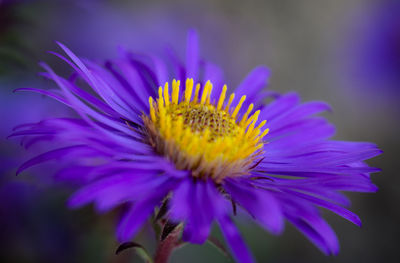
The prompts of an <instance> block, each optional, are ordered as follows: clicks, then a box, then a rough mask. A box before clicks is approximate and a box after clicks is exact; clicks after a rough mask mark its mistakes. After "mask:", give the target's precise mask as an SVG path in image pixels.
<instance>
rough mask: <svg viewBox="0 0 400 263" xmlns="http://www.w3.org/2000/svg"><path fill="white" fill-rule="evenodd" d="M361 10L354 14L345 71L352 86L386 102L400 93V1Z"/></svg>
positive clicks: (343, 59)
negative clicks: (347, 63) (352, 82)
mask: <svg viewBox="0 0 400 263" xmlns="http://www.w3.org/2000/svg"><path fill="white" fill-rule="evenodd" d="M364 9H366V10H363V9H362V12H360V14H354V15H353V17H355V18H356V20H354V21H352V24H353V27H351V33H350V34H351V37H350V38H349V40H348V41H349V47H348V50H347V52H346V54H345V55H346V57H343V58H342V61H348V62H349V65H348V66H347V67H344V70H346V71H347V74H348V75H349V78H350V80H351V81H354V82H355V84H353V85H351V86H353V87H359V88H361V89H360V90H361V91H362V93H365V92H366V91H368V92H370V93H371V94H372V95H373V96H372V98H373V100H376V98H377V97H383V98H385V102H388V101H390V100H391V99H392V98H396V97H397V96H398V94H399V93H400V89H399V86H400V85H399V83H400V2H399V1H397V0H383V1H378V2H376V3H372V4H370V5H369V6H368V8H365V7H364ZM341 65H343V62H342V63H341ZM349 86H350V85H349ZM393 95H394V96H393ZM393 102H394V103H395V105H397V100H394V101H393Z"/></svg>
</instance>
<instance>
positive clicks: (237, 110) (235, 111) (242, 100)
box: [232, 95, 246, 118]
mask: <svg viewBox="0 0 400 263" xmlns="http://www.w3.org/2000/svg"><path fill="white" fill-rule="evenodd" d="M245 99H246V96H245V95H244V96H242V97H241V98H240V101H239V103H238V105H237V106H236V108H235V110H234V111H233V113H232V118H236V115H237V114H238V113H239V110H240V108H241V107H242V104H243V102H244V100H245Z"/></svg>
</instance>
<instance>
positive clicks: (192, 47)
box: [186, 29, 199, 81]
mask: <svg viewBox="0 0 400 263" xmlns="http://www.w3.org/2000/svg"><path fill="white" fill-rule="evenodd" d="M198 67H199V37H198V35H197V32H196V31H195V30H194V29H191V30H189V32H188V36H187V44H186V78H193V79H194V80H195V81H196V79H197V75H198V74H197V71H198Z"/></svg>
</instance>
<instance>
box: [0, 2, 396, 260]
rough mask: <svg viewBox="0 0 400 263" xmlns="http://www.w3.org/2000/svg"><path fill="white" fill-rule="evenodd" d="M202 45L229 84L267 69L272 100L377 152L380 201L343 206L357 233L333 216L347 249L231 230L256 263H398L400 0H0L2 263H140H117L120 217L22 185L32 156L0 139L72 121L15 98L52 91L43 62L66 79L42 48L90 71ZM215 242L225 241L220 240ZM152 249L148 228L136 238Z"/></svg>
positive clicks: (210, 254)
mask: <svg viewBox="0 0 400 263" xmlns="http://www.w3.org/2000/svg"><path fill="white" fill-rule="evenodd" d="M190 28H196V29H197V30H198V32H199V34H200V43H201V53H202V55H203V57H204V58H206V59H208V60H211V61H212V62H214V63H216V64H219V65H221V66H222V68H223V69H224V71H225V77H226V79H227V84H228V85H236V84H238V83H239V81H240V80H241V78H243V77H244V76H245V75H246V73H247V72H249V71H250V70H251V69H252V68H253V67H255V66H256V65H258V64H265V65H267V66H268V67H269V68H270V69H271V71H272V78H271V81H270V85H269V88H271V89H273V90H277V91H279V92H287V91H292V90H295V91H297V92H299V93H300V94H301V95H302V98H303V99H304V101H309V100H324V101H327V102H328V103H330V104H331V105H332V107H333V109H334V111H333V113H330V114H327V115H326V117H327V118H329V120H331V121H332V122H333V123H334V124H335V125H336V126H337V135H336V139H340V140H353V141H372V142H375V143H377V144H378V145H379V146H380V147H381V148H382V149H383V150H384V154H383V155H382V156H379V157H377V158H375V159H374V160H372V161H370V164H371V165H373V166H378V167H381V168H382V169H383V172H382V173H380V174H377V175H373V181H374V182H375V183H376V184H377V185H378V187H379V188H380V190H379V191H378V192H377V193H376V194H351V199H352V201H353V204H352V210H353V211H355V212H356V213H357V214H358V215H359V216H360V217H361V219H362V221H363V227H362V228H361V229H358V228H357V227H356V226H354V225H352V224H351V223H349V222H346V221H345V220H344V219H341V218H339V217H337V216H335V215H333V214H331V213H328V212H327V213H326V215H325V216H326V217H327V218H328V222H329V223H330V224H331V225H332V226H333V228H334V229H335V230H336V232H337V234H338V236H339V239H340V242H341V251H340V254H339V255H338V256H334V257H327V256H325V255H323V254H322V253H321V252H320V251H319V250H318V249H317V248H315V247H314V246H313V245H312V244H311V243H310V242H309V241H308V240H306V239H305V238H304V237H303V236H302V235H301V234H300V233H299V232H297V231H296V230H295V229H294V228H293V227H291V226H290V225H288V224H287V227H286V230H285V232H284V234H283V235H282V236H279V237H275V236H272V235H270V234H268V233H266V232H265V231H263V230H262V229H261V228H259V227H258V226H256V225H255V224H253V223H248V222H247V221H246V220H245V219H242V218H238V219H237V220H236V221H237V223H238V224H239V226H240V229H241V231H242V233H243V235H244V237H245V239H246V241H247V243H248V244H249V246H250V248H251V250H252V251H253V253H254V255H255V257H256V258H257V260H258V262H282V263H283V262H285V263H286V262H288V263H289V262H290V263H291V262H307V263H310V262H351V263H354V262H364V263H367V262H398V261H397V260H398V246H399V245H400V227H399V224H400V210H399V203H400V190H399V189H400V184H399V182H400V179H399V178H400V176H399V175H398V171H399V170H400V165H399V161H398V158H399V156H400V140H399V134H400V125H399V114H400V101H399V99H400V97H399V95H400V1H397V0H335V1H331V0H302V1H296V0H279V1H274V0H268V1H267V0H259V1H256V0H249V1H238V0H224V1H217V0H203V1H186V0H168V1H167V0H163V1H128V0H125V1H124V0H115V1H111V0H110V1H105V0H104V1H102V0H76V1H74V0H46V1H45V0H19V1H18V0H8V1H7V0H0V110H1V112H0V117H1V123H0V137H1V138H2V140H1V144H0V147H1V152H0V161H1V165H0V172H1V177H0V262H86V263H90V262H96V263H100V262H121V263H122V262H141V261H140V259H139V258H138V257H137V256H136V255H135V253H134V252H133V251H129V250H127V251H124V252H122V253H121V254H119V255H118V256H116V255H115V254H114V252H115V249H116V248H117V246H118V244H117V242H116V240H115V238H114V232H113V231H114V225H115V222H116V221H117V215H116V214H115V213H109V214H105V215H100V216H99V215H96V214H95V213H94V212H93V210H92V208H91V207H86V208H84V209H80V210H76V211H70V210H68V209H67V208H66V207H65V201H66V199H67V197H68V194H69V193H71V191H72V189H71V188H69V187H65V186H63V185H58V184H55V183H54V182H53V181H52V179H51V177H50V176H49V174H50V173H51V167H44V168H43V167H42V168H38V169H32V170H31V171H29V172H25V173H23V174H21V175H19V176H18V177H16V176H15V171H16V167H17V166H18V163H20V162H21V159H22V160H25V159H27V158H28V157H29V156H30V154H31V153H30V152H29V151H24V150H23V149H21V147H19V145H18V141H16V140H13V139H8V140H7V139H6V137H7V135H8V134H10V132H11V129H12V127H13V126H15V125H17V124H20V123H24V122H30V121H39V120H40V119H42V118H43V117H46V116H47V115H49V114H51V115H52V116H54V115H56V116H61V115H63V114H64V115H65V114H70V113H69V111H68V109H65V108H64V107H62V106H61V105H59V104H57V103H55V102H53V101H51V100H50V99H47V98H43V97H42V96H39V95H37V94H30V93H13V92H12V91H13V90H14V89H16V88H20V87H51V86H52V83H50V82H47V81H44V80H43V79H42V78H40V77H39V76H38V75H37V73H38V72H40V68H39V66H38V65H37V62H38V61H46V62H48V63H49V64H50V65H51V66H52V67H54V68H55V69H56V70H57V71H58V72H60V74H63V72H64V73H65V74H67V73H68V71H67V70H66V67H64V66H63V65H62V63H60V61H59V60H58V59H56V58H55V57H54V56H52V55H50V54H48V53H46V51H48V50H58V47H57V46H56V44H55V42H54V41H55V40H58V41H60V42H62V43H64V44H66V45H67V46H68V47H69V48H70V49H72V50H74V52H76V53H77V54H78V55H80V56H84V57H87V58H90V59H93V60H96V61H102V60H103V59H106V58H113V57H115V56H117V47H118V46H124V47H127V48H129V49H132V50H135V51H140V52H142V51H143V52H149V51H150V52H155V53H161V52H162V51H163V48H164V47H165V45H166V44H167V43H170V44H171V45H172V46H173V47H175V48H176V49H177V50H178V53H180V54H181V55H184V46H185V40H186V33H187V30H188V29H190ZM214 235H216V236H217V237H220V233H219V232H218V230H217V229H215V230H214ZM135 240H136V241H138V242H140V243H142V244H144V245H145V246H146V248H147V249H148V250H149V251H150V252H152V251H154V244H155V241H154V238H153V236H152V235H151V230H150V229H148V228H146V227H145V228H144V229H143V231H142V233H141V234H140V235H139V236H138V237H137V238H135ZM171 262H193V263H194V262H230V260H229V259H228V258H226V257H225V256H224V255H223V254H221V253H220V252H219V251H218V250H216V249H215V248H213V247H212V246H210V245H207V244H206V245H204V246H196V245H187V246H185V247H183V248H182V249H180V250H178V251H176V252H175V253H174V255H173V257H172V259H171Z"/></svg>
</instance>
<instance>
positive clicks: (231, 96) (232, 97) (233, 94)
mask: <svg viewBox="0 0 400 263" xmlns="http://www.w3.org/2000/svg"><path fill="white" fill-rule="evenodd" d="M234 98H235V93H232V94H231V95H230V96H229V100H228V104H227V105H226V106H225V111H226V112H229V108H230V107H231V103H232V101H233V99H234Z"/></svg>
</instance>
